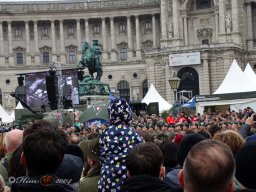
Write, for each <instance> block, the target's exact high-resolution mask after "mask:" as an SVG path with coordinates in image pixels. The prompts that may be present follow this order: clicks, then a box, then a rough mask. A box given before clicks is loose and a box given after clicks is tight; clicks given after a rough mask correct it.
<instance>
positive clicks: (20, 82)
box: [18, 77, 24, 86]
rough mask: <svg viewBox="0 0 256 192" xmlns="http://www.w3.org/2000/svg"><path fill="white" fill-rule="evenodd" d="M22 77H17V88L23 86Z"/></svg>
mask: <svg viewBox="0 0 256 192" xmlns="http://www.w3.org/2000/svg"><path fill="white" fill-rule="evenodd" d="M23 81H24V77H18V84H19V86H23V85H24V82H23Z"/></svg>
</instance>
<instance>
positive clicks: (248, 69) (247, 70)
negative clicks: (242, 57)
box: [244, 63, 256, 86]
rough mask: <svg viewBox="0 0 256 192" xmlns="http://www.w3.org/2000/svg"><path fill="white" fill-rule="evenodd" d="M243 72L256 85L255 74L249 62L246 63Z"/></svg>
mask: <svg viewBox="0 0 256 192" xmlns="http://www.w3.org/2000/svg"><path fill="white" fill-rule="evenodd" d="M244 74H245V76H246V77H247V79H249V80H250V81H251V82H252V83H253V84H254V85H255V86H256V74H255V72H254V71H253V69H252V67H251V65H250V64H249V63H247V66H246V68H245V70H244Z"/></svg>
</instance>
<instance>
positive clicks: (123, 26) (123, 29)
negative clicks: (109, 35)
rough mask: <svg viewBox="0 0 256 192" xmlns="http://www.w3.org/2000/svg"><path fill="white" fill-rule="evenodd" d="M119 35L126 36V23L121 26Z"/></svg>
mask: <svg viewBox="0 0 256 192" xmlns="http://www.w3.org/2000/svg"><path fill="white" fill-rule="evenodd" d="M119 34H126V25H125V24H124V23H121V24H120V25H119Z"/></svg>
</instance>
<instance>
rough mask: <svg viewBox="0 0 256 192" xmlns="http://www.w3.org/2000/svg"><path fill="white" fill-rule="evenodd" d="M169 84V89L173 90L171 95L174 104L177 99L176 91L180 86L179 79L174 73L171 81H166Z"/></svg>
mask: <svg viewBox="0 0 256 192" xmlns="http://www.w3.org/2000/svg"><path fill="white" fill-rule="evenodd" d="M168 81H169V84H170V86H171V89H172V90H173V94H174V103H175V101H176V99H177V89H178V88H179V85H180V78H179V77H177V75H176V73H175V72H174V73H173V76H172V78H171V79H169V80H168Z"/></svg>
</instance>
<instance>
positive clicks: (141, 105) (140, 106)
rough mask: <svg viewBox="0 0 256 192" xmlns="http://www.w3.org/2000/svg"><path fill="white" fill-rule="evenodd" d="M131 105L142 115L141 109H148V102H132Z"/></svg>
mask: <svg viewBox="0 0 256 192" xmlns="http://www.w3.org/2000/svg"><path fill="white" fill-rule="evenodd" d="M130 107H131V109H132V111H133V112H135V113H136V115H138V116H139V115H140V111H146V109H147V104H146V103H130Z"/></svg>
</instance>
